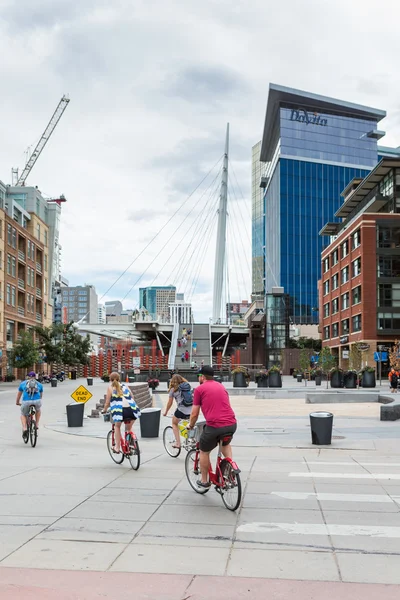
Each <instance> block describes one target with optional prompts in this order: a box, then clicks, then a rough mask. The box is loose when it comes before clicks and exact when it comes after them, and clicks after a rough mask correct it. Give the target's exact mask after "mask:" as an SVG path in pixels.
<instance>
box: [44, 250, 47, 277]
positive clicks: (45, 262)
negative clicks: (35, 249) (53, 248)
mask: <svg viewBox="0 0 400 600" xmlns="http://www.w3.org/2000/svg"><path fill="white" fill-rule="evenodd" d="M44 270H45V272H46V273H47V254H45V255H44Z"/></svg>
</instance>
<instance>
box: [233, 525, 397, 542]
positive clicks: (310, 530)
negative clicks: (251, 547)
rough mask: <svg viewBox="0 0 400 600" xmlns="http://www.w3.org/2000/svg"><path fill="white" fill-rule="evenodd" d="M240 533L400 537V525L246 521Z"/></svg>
mask: <svg viewBox="0 0 400 600" xmlns="http://www.w3.org/2000/svg"><path fill="white" fill-rule="evenodd" d="M237 532H238V533H277V532H282V533H290V534H295V535H337V536H347V537H354V536H363V537H371V538H396V539H397V538H400V527H389V526H383V525H382V526H381V525H339V524H333V525H332V524H327V525H322V524H317V523H260V522H256V523H244V524H243V525H239V527H238V528H237Z"/></svg>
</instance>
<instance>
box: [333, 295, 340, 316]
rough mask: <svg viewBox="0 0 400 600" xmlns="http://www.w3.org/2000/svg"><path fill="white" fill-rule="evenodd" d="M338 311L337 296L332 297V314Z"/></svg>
mask: <svg viewBox="0 0 400 600" xmlns="http://www.w3.org/2000/svg"><path fill="white" fill-rule="evenodd" d="M337 312H339V298H334V299H333V300H332V314H333V315H334V314H336V313H337Z"/></svg>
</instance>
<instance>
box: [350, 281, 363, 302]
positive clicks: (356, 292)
mask: <svg viewBox="0 0 400 600" xmlns="http://www.w3.org/2000/svg"><path fill="white" fill-rule="evenodd" d="M360 302H361V285H358V286H357V287H355V288H353V289H352V290H351V303H352V304H359V303H360Z"/></svg>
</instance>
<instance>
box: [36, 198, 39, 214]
mask: <svg viewBox="0 0 400 600" xmlns="http://www.w3.org/2000/svg"><path fill="white" fill-rule="evenodd" d="M36 214H37V216H38V217H39V216H40V199H39V198H36Z"/></svg>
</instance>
